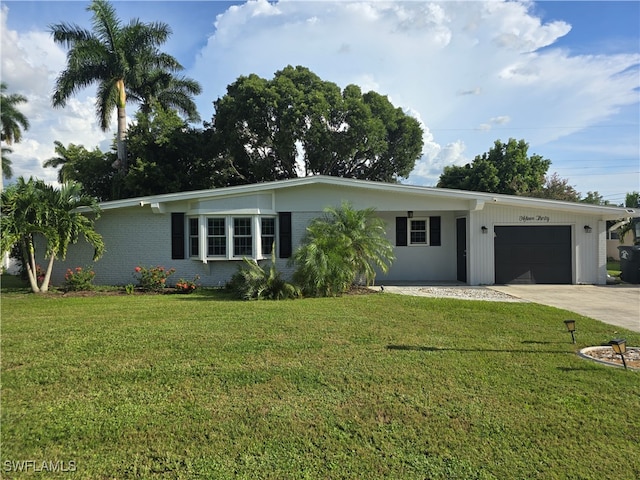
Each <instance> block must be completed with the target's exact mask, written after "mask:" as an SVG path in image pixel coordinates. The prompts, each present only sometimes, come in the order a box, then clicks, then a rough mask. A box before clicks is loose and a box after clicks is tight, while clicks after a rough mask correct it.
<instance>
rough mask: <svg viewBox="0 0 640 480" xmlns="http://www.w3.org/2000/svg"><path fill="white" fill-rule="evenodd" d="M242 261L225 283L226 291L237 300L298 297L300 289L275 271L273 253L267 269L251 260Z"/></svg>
mask: <svg viewBox="0 0 640 480" xmlns="http://www.w3.org/2000/svg"><path fill="white" fill-rule="evenodd" d="M273 252H275V248H274V249H273ZM243 261H244V264H243V265H242V266H240V267H239V268H238V271H237V272H236V273H235V274H233V276H232V277H231V280H229V283H227V289H228V290H229V291H231V292H232V293H233V294H234V295H235V296H237V297H238V298H241V299H243V300H284V299H288V298H296V297H298V296H300V289H299V288H298V287H296V286H295V285H293V284H291V283H288V282H287V281H286V280H284V279H283V278H282V274H281V273H280V272H278V271H277V270H276V265H275V253H272V255H271V266H270V267H269V268H268V269H267V268H263V267H261V266H260V265H259V264H258V263H257V262H256V261H255V260H252V259H248V258H244V259H243Z"/></svg>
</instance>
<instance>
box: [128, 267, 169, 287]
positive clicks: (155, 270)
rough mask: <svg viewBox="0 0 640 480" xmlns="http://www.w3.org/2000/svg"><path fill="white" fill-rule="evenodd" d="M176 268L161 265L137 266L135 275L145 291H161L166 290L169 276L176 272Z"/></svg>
mask: <svg viewBox="0 0 640 480" xmlns="http://www.w3.org/2000/svg"><path fill="white" fill-rule="evenodd" d="M175 271H176V269H175V268H170V269H166V268H164V267H161V266H159V265H158V266H156V267H149V268H146V267H140V266H137V267H136V268H135V273H134V276H135V277H136V278H137V279H138V286H139V287H140V288H141V289H142V290H143V291H145V292H160V291H162V290H164V287H165V286H166V283H167V278H169V277H170V276H171V275H173V274H174V273H175Z"/></svg>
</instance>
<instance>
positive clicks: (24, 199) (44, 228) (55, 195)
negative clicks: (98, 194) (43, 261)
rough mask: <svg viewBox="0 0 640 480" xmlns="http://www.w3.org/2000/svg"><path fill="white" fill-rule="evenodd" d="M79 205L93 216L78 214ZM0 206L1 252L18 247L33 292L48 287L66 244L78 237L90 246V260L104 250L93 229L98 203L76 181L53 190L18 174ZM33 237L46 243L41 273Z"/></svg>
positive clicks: (66, 246)
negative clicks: (0, 214) (45, 265)
mask: <svg viewBox="0 0 640 480" xmlns="http://www.w3.org/2000/svg"><path fill="white" fill-rule="evenodd" d="M80 207H89V209H90V211H91V212H92V213H93V214H94V218H93V219H92V218H89V217H87V216H85V215H84V214H82V213H79V212H78V211H77V210H76V209H77V208H80ZM1 208H2V216H1V217H0V232H1V233H2V236H1V238H0V250H1V251H2V253H5V252H9V251H11V249H12V248H13V247H14V246H16V245H18V246H19V249H20V251H21V252H22V256H23V258H22V261H23V265H24V266H25V268H26V270H27V275H28V278H29V283H30V285H31V289H32V290H33V291H34V292H36V293H38V292H46V291H47V290H48V289H49V280H50V278H51V272H52V270H53V262H54V260H55V259H56V258H64V257H65V256H66V253H67V249H68V247H69V245H70V244H72V243H76V242H77V241H78V239H79V238H80V236H84V237H85V239H86V240H87V241H88V242H89V243H90V244H91V245H93V247H94V260H97V259H98V258H99V257H100V256H101V255H102V253H103V251H104V243H103V241H102V237H101V236H100V235H99V234H98V233H97V232H96V231H95V229H94V220H95V219H96V218H97V217H98V215H99V208H98V205H97V203H96V202H95V200H94V199H93V198H91V197H87V196H85V195H83V194H82V190H81V186H80V185H79V184H77V183H68V184H65V185H63V186H62V187H61V188H60V189H57V188H54V187H52V186H50V185H47V184H46V183H44V182H43V181H42V180H34V179H32V178H30V179H29V180H27V181H25V180H24V178H23V177H20V178H18V180H17V182H16V184H15V185H13V186H11V187H10V188H8V189H7V190H6V191H4V192H2V207H1ZM37 236H40V237H42V238H43V239H44V240H45V242H46V251H45V257H46V258H47V259H48V265H47V269H46V272H45V273H44V275H42V276H40V275H39V268H38V265H37V261H36V252H35V246H36V244H35V238H36V237H37Z"/></svg>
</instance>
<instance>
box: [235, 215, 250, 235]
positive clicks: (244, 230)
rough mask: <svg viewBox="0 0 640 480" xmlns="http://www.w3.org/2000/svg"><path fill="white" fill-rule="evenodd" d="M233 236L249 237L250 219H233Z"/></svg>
mask: <svg viewBox="0 0 640 480" xmlns="http://www.w3.org/2000/svg"><path fill="white" fill-rule="evenodd" d="M233 234H234V235H251V219H250V218H234V219H233Z"/></svg>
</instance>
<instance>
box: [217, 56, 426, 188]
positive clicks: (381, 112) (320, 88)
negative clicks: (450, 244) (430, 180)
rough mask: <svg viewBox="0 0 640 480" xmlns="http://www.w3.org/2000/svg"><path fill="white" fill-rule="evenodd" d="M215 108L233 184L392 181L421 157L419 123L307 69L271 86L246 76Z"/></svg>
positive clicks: (384, 101) (282, 75) (289, 72)
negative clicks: (311, 178)
mask: <svg viewBox="0 0 640 480" xmlns="http://www.w3.org/2000/svg"><path fill="white" fill-rule="evenodd" d="M214 105H215V115H214V117H213V120H212V124H211V126H212V128H213V130H214V133H215V135H216V136H217V137H218V138H219V139H220V145H221V148H222V153H223V156H224V158H225V160H226V161H227V162H228V165H229V168H230V169H231V171H232V172H233V178H231V179H230V181H229V183H230V184H234V183H254V182H260V181H265V180H278V179H284V178H292V177H296V176H299V175H313V174H324V175H333V176H341V177H349V178H360V179H366V180H379V181H389V182H392V181H397V180H398V179H399V178H401V177H407V176H408V175H409V173H410V172H411V170H412V169H413V166H414V164H415V161H416V160H417V159H418V158H419V157H420V155H421V152H422V146H423V139H422V134H423V131H422V127H421V126H420V124H419V122H418V121H417V120H416V119H415V118H413V117H411V116H409V115H407V114H405V113H404V112H403V111H402V110H401V109H400V108H395V107H394V106H393V105H392V104H391V102H389V100H388V98H387V97H385V96H383V95H380V94H378V93H376V92H368V93H365V94H362V92H361V90H360V88H359V87H357V86H355V85H348V86H347V87H346V88H345V89H344V90H343V91H341V90H340V88H339V87H338V86H337V85H336V84H334V83H332V82H328V81H324V80H322V79H320V77H318V76H317V75H316V74H315V73H313V72H311V71H310V70H309V69H308V68H305V67H301V66H298V67H295V68H294V67H292V66H288V67H286V68H284V69H283V70H280V71H278V72H276V73H275V75H274V78H273V79H272V80H266V79H264V78H261V77H259V76H258V75H255V74H252V75H249V76H241V77H239V78H238V79H237V80H236V81H235V82H234V83H232V84H231V85H229V86H228V87H227V93H226V95H224V96H223V97H222V98H219V99H218V100H216V101H215V102H214Z"/></svg>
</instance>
